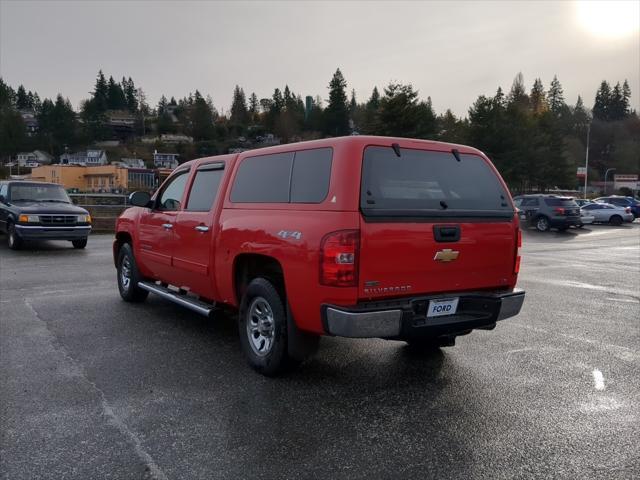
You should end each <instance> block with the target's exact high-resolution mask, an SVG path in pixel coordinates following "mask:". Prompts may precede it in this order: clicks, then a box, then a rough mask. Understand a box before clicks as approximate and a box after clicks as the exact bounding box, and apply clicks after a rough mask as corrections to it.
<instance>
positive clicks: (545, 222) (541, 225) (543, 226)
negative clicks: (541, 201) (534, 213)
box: [535, 215, 551, 232]
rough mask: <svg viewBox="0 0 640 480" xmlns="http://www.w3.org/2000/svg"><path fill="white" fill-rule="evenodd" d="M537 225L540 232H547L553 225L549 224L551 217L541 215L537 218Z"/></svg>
mask: <svg viewBox="0 0 640 480" xmlns="http://www.w3.org/2000/svg"><path fill="white" fill-rule="evenodd" d="M535 227H536V230H538V231H539V232H546V231H548V230H549V228H551V225H550V224H549V219H548V218H547V217H545V216H544V215H540V216H539V217H537V218H536V220H535Z"/></svg>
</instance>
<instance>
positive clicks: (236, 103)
mask: <svg viewBox="0 0 640 480" xmlns="http://www.w3.org/2000/svg"><path fill="white" fill-rule="evenodd" d="M248 118H249V115H248V110H247V100H246V98H245V95H244V90H242V89H241V88H240V86H238V85H236V88H235V89H234V90H233V100H232V102H231V118H230V121H231V123H233V124H236V125H241V126H242V125H246V124H247V120H248Z"/></svg>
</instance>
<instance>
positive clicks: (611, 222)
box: [609, 215, 623, 227]
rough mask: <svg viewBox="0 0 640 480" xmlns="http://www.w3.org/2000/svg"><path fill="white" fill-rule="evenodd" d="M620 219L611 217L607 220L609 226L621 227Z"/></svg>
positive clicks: (617, 216)
mask: <svg viewBox="0 0 640 480" xmlns="http://www.w3.org/2000/svg"><path fill="white" fill-rule="evenodd" d="M622 222H623V220H622V217H621V216H620V215H612V216H611V218H610V219H609V223H610V224H611V225H615V226H616V227H617V226H618V225H622Z"/></svg>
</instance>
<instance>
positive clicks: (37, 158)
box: [16, 150, 53, 168]
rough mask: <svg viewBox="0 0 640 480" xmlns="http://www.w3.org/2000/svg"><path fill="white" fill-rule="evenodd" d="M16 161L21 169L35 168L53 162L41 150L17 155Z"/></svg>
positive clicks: (50, 156) (51, 157) (51, 158)
mask: <svg viewBox="0 0 640 480" xmlns="http://www.w3.org/2000/svg"><path fill="white" fill-rule="evenodd" d="M16 160H17V162H18V165H20V166H21V167H28V168H35V167H39V166H40V165H49V164H50V163H51V162H52V161H53V156H52V155H49V154H48V153H47V152H43V151H42V150H34V151H33V152H21V153H19V154H18V155H17V156H16Z"/></svg>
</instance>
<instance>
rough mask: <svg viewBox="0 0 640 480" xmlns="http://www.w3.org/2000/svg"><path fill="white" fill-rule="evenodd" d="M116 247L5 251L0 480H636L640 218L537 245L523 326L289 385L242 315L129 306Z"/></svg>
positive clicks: (328, 357) (528, 240)
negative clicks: (271, 372) (257, 358)
mask: <svg viewBox="0 0 640 480" xmlns="http://www.w3.org/2000/svg"><path fill="white" fill-rule="evenodd" d="M111 240H112V239H111V236H108V235H94V236H92V237H91V238H90V239H89V245H88V247H87V249H86V250H84V251H78V250H73V249H72V248H71V245H70V244H69V243H67V242H47V243H42V244H38V245H35V246H33V247H32V248H31V249H29V250H25V251H19V252H14V251H10V250H8V249H7V247H6V246H5V243H4V237H0V242H3V243H2V245H1V246H0V329H1V330H0V421H1V434H2V437H1V444H0V477H2V478H7V479H40V478H50V479H63V478H65V479H66V478H73V479H76V478H77V479H94V478H95V479H107V478H109V479H148V478H157V479H192V478H194V479H195V478H198V479H205V478H206V479H209V478H234V479H235V478H247V479H249V478H251V479H253V478H260V479H274V478H291V479H305V478H308V479H315V478H362V479H364V478H420V479H424V478H438V479H445V478H451V479H470V478H488V479H508V478H540V479H549V478H571V479H573V478H602V479H632V478H639V477H640V441H639V438H640V380H639V379H640V223H638V222H636V223H634V224H633V225H626V226H622V227H617V228H616V227H609V226H592V227H587V228H585V229H584V230H583V231H577V230H571V231H568V232H564V233H556V232H550V233H544V234H542V233H538V232H535V231H529V232H526V234H525V236H524V248H523V262H522V271H521V277H520V278H521V281H520V283H519V286H520V287H522V288H524V289H526V290H527V299H526V301H525V305H524V307H523V311H522V313H521V314H520V316H518V317H516V318H514V319H509V320H505V321H504V322H502V323H501V324H499V325H498V327H497V328H496V329H495V330H493V331H478V332H474V333H472V334H471V335H468V336H466V337H462V338H459V339H458V342H457V345H456V346H455V347H453V348H446V349H443V350H441V351H440V352H438V353H433V354H426V355H420V354H415V353H412V352H411V351H410V350H409V349H407V348H406V347H405V345H404V344H403V343H401V342H391V341H383V340H347V339H337V338H325V339H323V341H322V343H321V348H320V351H319V352H318V355H317V356H316V357H315V358H314V359H313V360H311V361H309V362H308V363H306V364H304V365H303V366H302V367H301V368H300V369H299V370H297V371H295V372H293V373H291V374H289V375H287V376H284V377H281V378H276V379H268V378H264V377H262V376H260V375H258V374H255V373H254V372H253V371H252V370H250V369H249V367H248V366H247V365H246V363H245V361H244V359H243V357H242V355H241V353H240V348H239V340H238V336H237V332H236V328H235V324H234V322H233V319H231V318H225V317H222V318H218V319H215V320H206V319H204V318H201V317H199V316H197V315H195V314H192V313H190V312H189V311H187V310H184V309H182V308H180V307H178V306H175V305H173V304H171V303H169V302H167V301H164V300H162V299H159V298H156V297H150V298H149V300H148V301H147V302H146V303H144V304H141V305H132V304H126V303H124V302H122V301H121V300H120V298H119V296H118V292H117V288H116V282H115V269H114V267H113V263H112V257H111Z"/></svg>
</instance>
